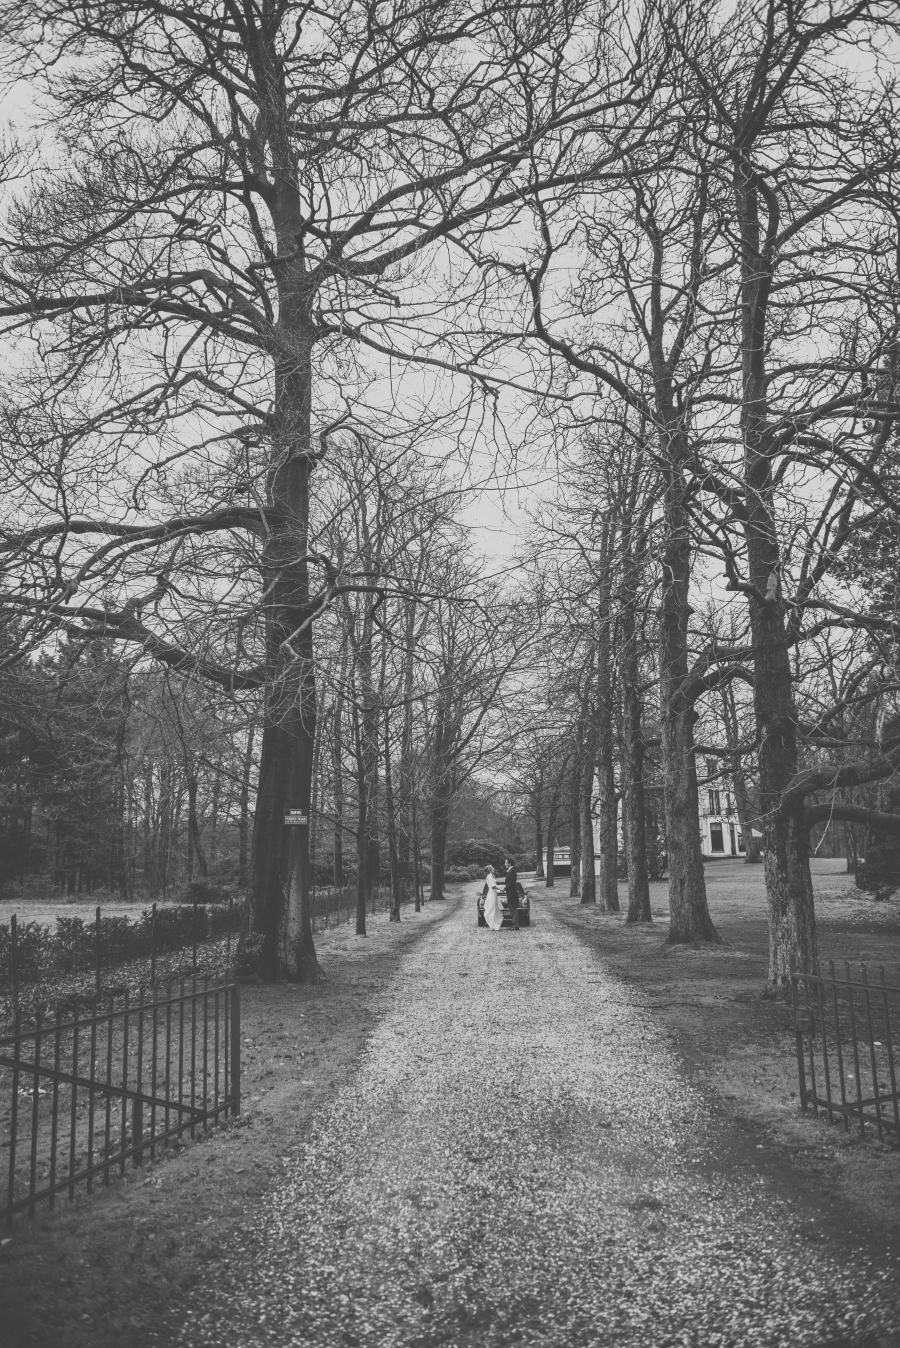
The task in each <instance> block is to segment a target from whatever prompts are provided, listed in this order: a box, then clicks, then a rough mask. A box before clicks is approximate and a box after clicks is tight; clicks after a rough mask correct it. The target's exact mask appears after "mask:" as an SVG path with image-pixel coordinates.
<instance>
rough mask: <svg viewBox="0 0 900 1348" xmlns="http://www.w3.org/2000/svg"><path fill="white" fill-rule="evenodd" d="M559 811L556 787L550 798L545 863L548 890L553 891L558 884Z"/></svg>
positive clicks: (557, 788) (557, 789)
mask: <svg viewBox="0 0 900 1348" xmlns="http://www.w3.org/2000/svg"><path fill="white" fill-rule="evenodd" d="M558 809H559V787H558V785H557V786H554V787H553V791H552V793H551V796H550V808H549V810H548V811H547V859H546V863H545V868H546V878H545V884H546V887H547V889H553V888H554V886H555V884H556V879H555V876H554V852H555V850H556V815H557V811H558Z"/></svg>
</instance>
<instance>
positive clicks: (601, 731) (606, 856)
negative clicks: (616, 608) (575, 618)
mask: <svg viewBox="0 0 900 1348" xmlns="http://www.w3.org/2000/svg"><path fill="white" fill-rule="evenodd" d="M611 541H612V540H611V539H610V538H608V539H607V541H606V547H605V548H604V552H605V554H606V556H605V558H604V572H605V574H604V575H603V577H602V579H601V598H600V611H599V614H598V621H599V630H598V633H597V860H598V862H599V866H598V871H599V874H598V877H597V902H598V903H599V905H600V907H601V909H602V910H603V911H604V912H606V913H617V912H618V911H619V878H618V874H617V872H618V859H619V840H618V834H617V823H618V813H619V806H618V799H617V797H616V768H615V759H614V754H615V736H614V733H613V722H614V715H613V711H614V708H613V667H612V629H611V621H612V615H611V612H610V574H609V570H610V564H611V558H610V556H609V549H610V544H611Z"/></svg>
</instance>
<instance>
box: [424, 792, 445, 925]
mask: <svg viewBox="0 0 900 1348" xmlns="http://www.w3.org/2000/svg"><path fill="white" fill-rule="evenodd" d="M449 822H450V801H449V799H448V798H447V797H446V795H445V794H444V791H443V790H442V791H441V792H440V793H439V794H438V795H437V797H436V798H435V800H434V801H433V803H432V807H431V893H430V894H429V896H428V897H429V898H430V899H444V898H446V897H447V896H446V894H445V893H444V871H445V864H446V856H447V832H448V827H449Z"/></svg>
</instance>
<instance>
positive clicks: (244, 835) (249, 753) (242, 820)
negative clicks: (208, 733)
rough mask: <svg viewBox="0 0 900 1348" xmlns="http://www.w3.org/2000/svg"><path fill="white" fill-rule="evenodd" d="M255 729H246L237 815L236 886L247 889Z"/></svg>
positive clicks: (250, 726) (251, 726)
mask: <svg viewBox="0 0 900 1348" xmlns="http://www.w3.org/2000/svg"><path fill="white" fill-rule="evenodd" d="M255 731H256V727H255V726H253V725H252V724H251V725H249V726H248V727H247V743H246V745H245V747H244V761H243V763H242V765H241V795H240V806H239V811H240V812H239V814H238V884H239V885H240V887H241V889H242V890H245V889H246V888H247V884H248V882H249V879H250V866H249V860H250V848H249V842H250V775H251V773H252V771H253V738H254V734H255Z"/></svg>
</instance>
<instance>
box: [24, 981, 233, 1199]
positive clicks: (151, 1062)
mask: <svg viewBox="0 0 900 1348" xmlns="http://www.w3.org/2000/svg"><path fill="white" fill-rule="evenodd" d="M240 1105H241V1061H240V998H239V993H238V988H237V986H236V985H235V984H232V983H211V982H210V980H208V979H203V980H197V979H191V980H190V987H188V986H187V980H184V981H181V982H180V983H178V984H175V983H174V981H173V982H170V983H169V984H168V985H167V986H166V987H164V988H163V987H157V988H154V989H150V990H148V991H147V992H145V990H144V989H141V991H140V993H139V996H138V997H137V999H136V1000H133V1001H132V1000H131V999H130V998H129V996H128V994H127V993H126V994H125V996H124V998H123V999H122V1004H121V1005H119V1006H117V1005H116V1004H115V998H113V997H110V998H109V1002H108V1005H107V1007H106V1008H105V1010H103V1011H98V1012H97V1013H96V1014H93V1015H84V1016H80V1017H78V1016H76V1017H73V1018H71V1019H68V1020H64V1019H63V1016H62V1013H61V1012H57V1014H56V1016H55V1018H54V1019H52V1020H47V1019H45V1018H44V1017H43V1016H42V1015H41V1014H40V1012H39V1013H38V1017H37V1022H36V1024H35V1025H33V1026H30V1027H28V1028H25V1029H23V1028H22V1024H21V1016H18V1017H17V1019H16V1027H15V1031H14V1033H13V1034H11V1035H4V1036H2V1037H0V1109H2V1110H3V1114H2V1116H0V1123H4V1124H8V1129H9V1131H8V1134H7V1135H6V1136H5V1137H4V1138H3V1147H4V1148H6V1147H8V1148H9V1157H8V1168H7V1176H6V1185H5V1195H0V1217H2V1216H5V1217H6V1218H7V1221H9V1222H11V1221H12V1219H13V1216H14V1215H15V1214H16V1213H17V1212H22V1211H24V1210H25V1209H27V1210H28V1212H29V1214H30V1215H32V1216H33V1215H34V1211H35V1206H36V1204H37V1203H38V1202H39V1201H41V1200H42V1199H47V1200H49V1203H50V1206H51V1207H52V1206H53V1205H54V1203H55V1200H56V1196H57V1195H58V1194H61V1193H63V1192H66V1191H67V1192H68V1196H69V1198H70V1199H71V1198H74V1196H75V1188H76V1185H79V1184H85V1185H86V1188H87V1191H88V1192H90V1191H91V1189H92V1187H93V1183H94V1180H95V1179H96V1178H98V1177H101V1178H102V1181H103V1182H104V1183H105V1184H108V1183H109V1182H110V1176H111V1173H112V1172H113V1171H114V1170H115V1169H116V1168H118V1170H119V1172H120V1174H123V1175H124V1173H125V1168H126V1162H128V1161H131V1163H132V1164H133V1165H136V1166H137V1165H140V1164H141V1163H142V1161H143V1159H144V1157H145V1155H146V1154H147V1153H149V1155H150V1157H151V1159H152V1158H154V1157H155V1156H156V1154H157V1150H158V1149H159V1148H165V1147H167V1146H168V1145H169V1144H170V1143H171V1142H172V1141H173V1140H174V1139H175V1138H177V1137H179V1136H180V1135H181V1134H182V1133H185V1132H187V1131H190V1134H191V1136H192V1137H193V1136H195V1134H196V1130H197V1129H198V1128H202V1129H203V1131H204V1132H206V1131H207V1130H208V1129H209V1127H210V1126H211V1125H213V1124H216V1123H217V1122H218V1121H220V1120H224V1119H225V1118H227V1117H228V1115H229V1114H237V1113H239V1112H240ZM3 1132H4V1133H5V1132H6V1130H5V1128H4V1129H3ZM4 1197H5V1202H4V1201H2V1199H3V1198H4Z"/></svg>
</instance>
